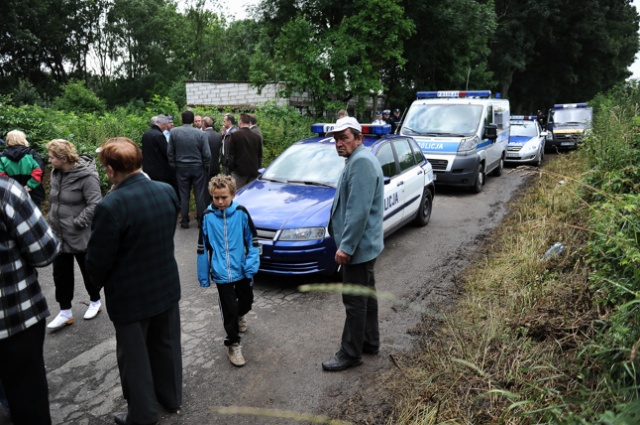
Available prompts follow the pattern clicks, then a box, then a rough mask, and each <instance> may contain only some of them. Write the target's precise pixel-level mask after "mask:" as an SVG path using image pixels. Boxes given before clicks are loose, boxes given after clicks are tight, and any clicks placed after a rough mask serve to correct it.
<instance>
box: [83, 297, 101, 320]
mask: <svg viewBox="0 0 640 425" xmlns="http://www.w3.org/2000/svg"><path fill="white" fill-rule="evenodd" d="M101 311H102V303H101V302H100V301H95V302H94V301H91V302H90V303H89V308H88V309H87V312H86V313H85V314H84V320H91V319H93V318H94V317H96V316H97V315H98V313H100V312H101Z"/></svg>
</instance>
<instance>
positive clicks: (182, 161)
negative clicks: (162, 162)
mask: <svg viewBox="0 0 640 425" xmlns="http://www.w3.org/2000/svg"><path fill="white" fill-rule="evenodd" d="M193 119H194V116H193V112H191V111H184V112H183V113H182V125H181V126H180V127H175V128H174V129H173V130H171V137H170V138H169V145H168V146H167V157H168V158H169V165H170V166H171V167H172V168H173V169H174V170H175V171H176V179H177V180H178V190H179V192H180V215H181V218H180V227H182V228H183V229H188V228H189V198H190V196H189V195H190V192H191V187H192V186H193V197H194V198H195V200H196V215H197V219H198V226H200V223H201V221H202V214H203V213H204V209H205V208H206V205H205V199H204V186H205V180H206V176H207V175H209V163H210V162H211V151H209V144H208V143H207V138H206V137H205V134H204V133H203V132H202V131H200V130H198V129H197V128H195V127H193V125H192V124H193Z"/></svg>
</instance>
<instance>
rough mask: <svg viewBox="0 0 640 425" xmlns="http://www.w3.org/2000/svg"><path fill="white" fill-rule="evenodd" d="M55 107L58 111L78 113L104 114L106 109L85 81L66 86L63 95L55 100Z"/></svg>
mask: <svg viewBox="0 0 640 425" xmlns="http://www.w3.org/2000/svg"><path fill="white" fill-rule="evenodd" d="M53 105H54V107H55V108H56V109H60V110H63V111H67V112H77V113H102V112H104V110H105V107H106V106H105V102H104V101H103V100H102V99H100V98H99V97H98V96H97V95H96V94H95V93H94V92H93V91H92V90H91V89H89V88H87V87H86V86H85V83H84V81H71V82H70V83H68V84H67V85H65V86H64V88H63V93H62V95H61V96H58V97H56V98H55V99H54V102H53Z"/></svg>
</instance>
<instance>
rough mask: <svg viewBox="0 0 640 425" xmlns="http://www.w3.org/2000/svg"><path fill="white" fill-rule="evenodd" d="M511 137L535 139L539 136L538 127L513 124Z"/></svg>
mask: <svg viewBox="0 0 640 425" xmlns="http://www.w3.org/2000/svg"><path fill="white" fill-rule="evenodd" d="M510 131H511V136H527V137H535V136H537V135H538V132H537V131H536V125H535V124H533V123H531V124H513V123H511V130H510Z"/></svg>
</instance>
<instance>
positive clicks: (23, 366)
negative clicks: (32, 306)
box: [0, 320, 51, 425]
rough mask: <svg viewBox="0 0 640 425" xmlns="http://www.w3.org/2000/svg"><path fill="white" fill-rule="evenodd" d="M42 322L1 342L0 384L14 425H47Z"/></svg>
mask: <svg viewBox="0 0 640 425" xmlns="http://www.w3.org/2000/svg"><path fill="white" fill-rule="evenodd" d="M44 331H45V321H44V320H41V321H39V322H38V323H37V324H35V325H33V326H31V327H29V328H27V329H26V330H24V331H22V332H20V333H18V334H16V335H13V336H10V337H9V338H6V339H1V340H0V381H1V382H2V385H3V386H4V392H5V395H6V396H7V400H8V401H9V407H10V409H11V420H12V421H13V423H14V425H50V424H51V415H50V413H49V386H48V384H47V375H46V372H45V368H44V356H43V346H44Z"/></svg>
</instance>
